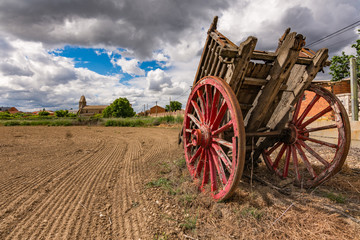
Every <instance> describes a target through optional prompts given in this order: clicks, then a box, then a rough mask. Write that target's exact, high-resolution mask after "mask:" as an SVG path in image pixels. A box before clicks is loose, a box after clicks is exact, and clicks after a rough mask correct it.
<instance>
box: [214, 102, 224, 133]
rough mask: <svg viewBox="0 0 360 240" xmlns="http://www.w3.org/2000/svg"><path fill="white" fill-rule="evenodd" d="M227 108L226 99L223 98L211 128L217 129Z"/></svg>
mask: <svg viewBox="0 0 360 240" xmlns="http://www.w3.org/2000/svg"><path fill="white" fill-rule="evenodd" d="M227 109H228V107H227V104H226V101H225V100H223V102H222V104H221V107H220V109H219V113H218V115H217V116H216V118H215V120H214V122H213V124H212V126H211V130H213V129H217V128H218V127H219V125H220V123H221V120H222V119H223V117H224V115H225V113H226V110H227Z"/></svg>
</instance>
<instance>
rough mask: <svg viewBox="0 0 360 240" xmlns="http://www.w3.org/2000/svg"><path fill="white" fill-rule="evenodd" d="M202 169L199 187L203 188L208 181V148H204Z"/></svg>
mask: <svg viewBox="0 0 360 240" xmlns="http://www.w3.org/2000/svg"><path fill="white" fill-rule="evenodd" d="M204 152H205V153H204V171H203V180H202V183H201V189H204V187H205V185H206V184H207V183H208V182H209V158H208V150H206V149H205V150H204Z"/></svg>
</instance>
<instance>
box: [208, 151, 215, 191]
mask: <svg viewBox="0 0 360 240" xmlns="http://www.w3.org/2000/svg"><path fill="white" fill-rule="evenodd" d="M207 154H208V162H209V167H210V181H211V192H215V191H216V190H217V186H216V173H215V166H214V165H215V164H214V161H213V158H212V155H211V153H210V151H209V150H207Z"/></svg>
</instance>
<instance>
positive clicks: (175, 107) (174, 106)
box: [165, 101, 182, 112]
mask: <svg viewBox="0 0 360 240" xmlns="http://www.w3.org/2000/svg"><path fill="white" fill-rule="evenodd" d="M181 107H182V104H181V102H178V101H170V106H169V105H166V106H165V110H166V111H168V112H169V111H170V110H171V111H177V110H181Z"/></svg>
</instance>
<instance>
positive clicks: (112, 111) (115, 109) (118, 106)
mask: <svg viewBox="0 0 360 240" xmlns="http://www.w3.org/2000/svg"><path fill="white" fill-rule="evenodd" d="M103 116H104V117H106V118H108V117H123V118H125V117H133V116H135V112H134V109H133V108H132V107H131V104H130V102H129V100H127V99H126V98H118V99H116V100H115V101H114V102H113V103H112V104H110V106H108V107H106V108H105V109H104V111H103Z"/></svg>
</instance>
